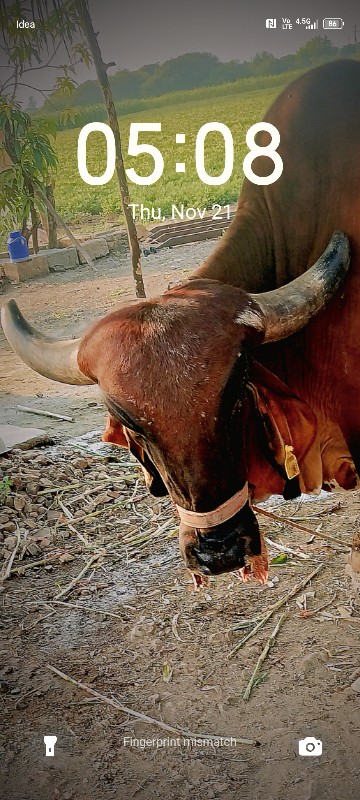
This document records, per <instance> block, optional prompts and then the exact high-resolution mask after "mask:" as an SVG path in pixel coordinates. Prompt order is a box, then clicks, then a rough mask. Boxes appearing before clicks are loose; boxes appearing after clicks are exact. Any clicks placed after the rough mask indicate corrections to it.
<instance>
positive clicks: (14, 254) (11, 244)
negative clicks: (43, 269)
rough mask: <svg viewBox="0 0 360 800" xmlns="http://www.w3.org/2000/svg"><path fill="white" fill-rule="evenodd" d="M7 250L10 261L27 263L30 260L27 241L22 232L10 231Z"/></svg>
mask: <svg viewBox="0 0 360 800" xmlns="http://www.w3.org/2000/svg"><path fill="white" fill-rule="evenodd" d="M7 248H8V251H9V256H10V261H27V260H28V259H29V258H30V256H29V248H28V246H27V241H26V239H25V236H22V234H21V231H10V233H9V238H8V240H7Z"/></svg>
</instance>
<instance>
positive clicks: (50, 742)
mask: <svg viewBox="0 0 360 800" xmlns="http://www.w3.org/2000/svg"><path fill="white" fill-rule="evenodd" d="M56 742H57V736H44V743H45V755H46V756H54V755H55V745H56Z"/></svg>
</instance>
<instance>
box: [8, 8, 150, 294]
mask: <svg viewBox="0 0 360 800" xmlns="http://www.w3.org/2000/svg"><path fill="white" fill-rule="evenodd" d="M5 4H6V0H0V25H1V24H2V31H3V34H2V42H0V48H1V49H2V51H3V52H4V53H5V55H6V57H7V62H8V66H7V73H6V74H5V77H4V80H3V82H2V85H1V84H0V95H3V96H4V101H5V102H6V103H7V104H9V103H13V101H14V98H15V96H16V92H17V89H18V88H19V86H27V87H28V88H30V89H34V88H35V90H36V91H39V89H37V88H36V87H34V86H32V85H31V84H29V83H28V82H27V81H28V78H27V75H28V74H29V73H32V72H34V70H36V69H42V68H43V67H47V68H49V69H55V70H56V72H57V73H59V71H60V73H61V74H60V75H59V74H58V75H57V77H56V81H55V89H56V90H58V91H60V92H61V93H62V94H63V95H66V94H67V95H72V94H73V92H74V90H75V86H76V80H75V75H76V65H77V64H78V63H79V62H81V61H82V62H85V63H87V64H89V63H90V54H91V56H92V58H93V61H94V66H95V69H96V73H97V76H98V79H99V83H100V85H101V89H102V92H103V96H104V100H105V105H106V109H107V113H108V119H109V125H110V127H111V129H112V131H113V134H114V137H115V146H116V174H117V178H118V183H119V190H120V196H121V202H122V208H123V212H124V217H125V223H126V228H127V233H128V239H129V246H130V253H131V260H132V268H133V275H134V280H135V289H136V295H137V297H145V290H144V284H143V278H142V272H141V262H140V247H139V242H138V238H137V233H136V227H135V222H134V220H133V217H132V214H131V212H130V209H129V202H130V198H129V191H128V186H127V180H126V173H125V167H124V162H123V156H122V149H121V139H120V131H119V125H118V120H117V116H116V111H115V104H114V101H113V97H112V93H111V88H110V84H109V79H108V76H107V69H108V67H109V66H112V65H109V64H104V62H103V59H102V55H101V51H100V47H99V44H98V41H97V34H95V31H94V29H93V25H92V21H91V17H90V13H89V8H88V3H87V2H86V0H80V2H77V0H62V2H59V0H32V1H31V13H32V16H34V14H35V12H36V13H37V14H38V17H39V19H38V21H37V24H36V27H35V29H31V30H30V29H22V30H21V33H20V35H19V31H18V29H17V28H16V24H15V20H16V19H17V18H19V17H23V18H25V19H27V17H28V5H27V3H26V2H24V0H16V2H15V3H14V4H13V5H12V7H11V8H10V9H9V7H7V8H6V5H5ZM27 34H29V35H27ZM84 36H85V40H84V38H83V37H84ZM86 40H87V41H86ZM49 44H50V45H51V51H50V53H49ZM64 47H65V50H66V53H67V63H66V64H55V63H54V59H55V58H56V56H57V54H58V53H59V52H61V48H64ZM44 48H47V52H48V53H49V55H48V58H47V60H46V61H45V64H43V63H42V54H43V49H44ZM34 62H35V64H34ZM12 65H13V66H12ZM24 78H25V79H24ZM40 91H41V94H43V96H44V97H45V98H46V96H47V95H46V91H44V90H40ZM62 113H63V116H66V115H71V110H69V109H65V110H64V111H63V112H62ZM8 144H9V142H8V140H7V143H6V144H5V149H6V150H7V146H8ZM13 149H14V143H13ZM7 152H8V150H7ZM9 155H10V157H11V154H10V153H9ZM33 188H34V194H33V202H34V203H35V202H36V201H37V199H38V198H40V200H41V202H42V203H45V205H46V207H47V208H48V209H50V210H51V211H52V213H53V215H54V216H55V217H57V219H59V217H58V215H56V212H55V209H54V208H53V206H52V204H51V202H50V201H49V198H48V197H47V193H46V191H45V192H44V191H43V188H39V186H37V185H36V183H34V185H33ZM61 222H62V224H63V227H65V230H66V231H67V233H68V235H70V236H71V237H72V239H73V240H74V237H73V236H72V234H71V231H69V229H68V227H67V226H65V224H64V223H63V221H61ZM74 241H75V240H74ZM77 248H78V250H79V251H80V252H81V253H82V255H84V256H85V259H86V261H87V262H88V263H90V264H91V265H92V262H91V261H90V260H89V257H88V256H87V254H86V251H84V250H83V248H81V247H80V245H79V244H78V243H77Z"/></svg>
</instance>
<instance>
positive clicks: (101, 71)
mask: <svg viewBox="0 0 360 800" xmlns="http://www.w3.org/2000/svg"><path fill="white" fill-rule="evenodd" d="M79 10H80V17H81V20H82V26H83V30H84V33H85V36H86V38H87V40H88V43H89V48H90V51H91V54H92V58H93V62H94V66H95V69H96V74H97V77H98V81H99V83H100V86H101V89H102V93H103V96H104V101H105V106H106V110H107V115H108V120H109V126H110V128H111V130H112V132H113V134H114V139H115V149H116V175H117V179H118V184H119V189H120V196H121V202H122V208H123V212H124V217H125V223H126V229H127V235H128V240H129V247H130V254H131V262H132V270H133V276H134V281H135V291H136V297H146V295H145V289H144V282H143V276H142V271H141V262H140V247H139V241H138V237H137V233H136V227H135V222H134V219H133V216H132V213H131V211H130V208H129V202H130V197H129V189H128V184H127V179H126V172H125V167H124V160H123V155H122V148H121V138H120V129H119V123H118V118H117V114H116V109H115V103H114V99H113V96H112V92H111V86H110V82H109V78H108V75H107V71H106V70H107V69H108V67H109V66H113V64H104V62H103V59H102V54H101V50H100V47H99V43H98V40H97V36H98V35H97V34H96V33H95V31H94V28H93V24H92V21H91V17H90V14H89V9H88V4H87V0H80V2H79Z"/></svg>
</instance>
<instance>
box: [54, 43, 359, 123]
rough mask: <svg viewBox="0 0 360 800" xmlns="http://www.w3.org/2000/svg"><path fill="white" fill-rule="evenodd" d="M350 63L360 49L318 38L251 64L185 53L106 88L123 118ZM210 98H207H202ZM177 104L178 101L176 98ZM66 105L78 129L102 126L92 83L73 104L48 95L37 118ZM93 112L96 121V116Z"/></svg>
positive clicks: (121, 76)
mask: <svg viewBox="0 0 360 800" xmlns="http://www.w3.org/2000/svg"><path fill="white" fill-rule="evenodd" d="M354 57H360V46H359V45H357V44H354V45H351V44H348V45H345V46H344V47H340V48H338V47H335V46H334V45H333V44H332V43H331V41H330V39H328V37H327V36H316V37H314V38H313V39H310V40H309V41H308V42H307V43H306V44H305V45H304V46H303V47H300V49H299V50H298V51H297V52H296V53H294V54H291V55H287V56H281V57H280V58H275V56H273V55H272V54H271V53H268V52H266V51H264V52H262V53H257V54H256V56H254V58H253V59H252V60H251V61H243V62H240V61H227V62H221V61H219V59H218V58H217V57H216V56H214V55H212V54H211V53H186V54H185V55H182V56H178V57H177V58H172V59H170V60H169V61H165V62H164V63H163V64H159V63H157V64H147V65H145V66H143V67H141V68H140V69H138V70H135V71H133V72H131V71H129V70H126V69H122V70H119V71H118V72H116V73H115V75H113V76H111V77H110V83H111V88H112V92H113V96H114V100H115V102H117V101H118V104H119V106H121V110H120V108H119V110H118V113H122V114H126V113H129V112H131V111H133V112H135V111H142V110H144V109H146V108H151V107H153V106H154V105H155V103H154V100H153V98H155V97H159V96H161V95H165V96H169V95H171V94H173V93H175V92H176V93H179V92H184V94H185V93H187V92H188V91H189V90H192V89H205V88H206V87H215V86H219V84H240V83H241V84H242V85H243V86H244V90H245V91H246V85H247V84H249V89H255V88H263V87H264V85H266V86H269V85H272V81H271V80H270V81H269V82H268V81H263V79H264V77H269V78H271V77H272V78H273V79H274V83H273V85H275V84H276V82H279V81H276V78H278V76H280V75H282V74H283V73H287V72H298V71H303V70H304V69H309V68H310V67H313V66H317V65H318V64H322V63H324V62H326V61H330V60H332V59H336V58H354ZM239 89H240V86H239ZM229 90H230V91H229V93H232V91H234V90H235V91H236V88H235V86H234V85H232V86H231V87H230V86H229ZM189 94H192V92H190V93H189ZM199 94H202V92H200V93H199ZM208 96H209V95H208V93H207V92H205V93H204V97H208ZM176 99H177V101H178V94H177V98H176ZM189 99H190V98H189ZM198 99H200V98H199V96H198ZM164 100H165V98H164ZM184 100H185V97H184ZM184 100H183V101H184ZM149 101H150V102H149ZM167 102H169V100H168V101H167ZM69 105H71V107H72V108H73V109H75V112H76V118H75V119H74V123H75V124H76V125H79V124H85V122H89V121H91V120H94V119H95V118H96V119H99V120H100V119H101V115H100V116H99V114H98V113H97V109H98V107H99V108H100V109H101V108H102V106H103V98H102V94H101V90H100V87H99V84H98V81H96V80H91V81H85V83H82V84H80V86H78V88H77V89H75V91H74V93H73V95H72V97H71V101H69V97H66V96H64V95H62V94H61V93H59V92H57V91H54V92H52V93H51V94H50V95H49V97H48V99H47V100H46V101H45V103H44V105H43V107H42V109H41V113H42V114H44V112H46V113H47V114H54V112H55V111H60V112H61V111H62V110H64V109H66V108H68V107H69ZM85 107H86V112H85ZM95 109H96V116H94V113H95ZM84 112H85V114H84ZM89 115H90V116H89ZM85 116H86V120H85V119H84V117H85ZM74 123H73V124H74ZM73 124H70V123H69V121H68V122H67V123H66V125H64V126H65V127H73ZM61 127H62V125H61Z"/></svg>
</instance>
